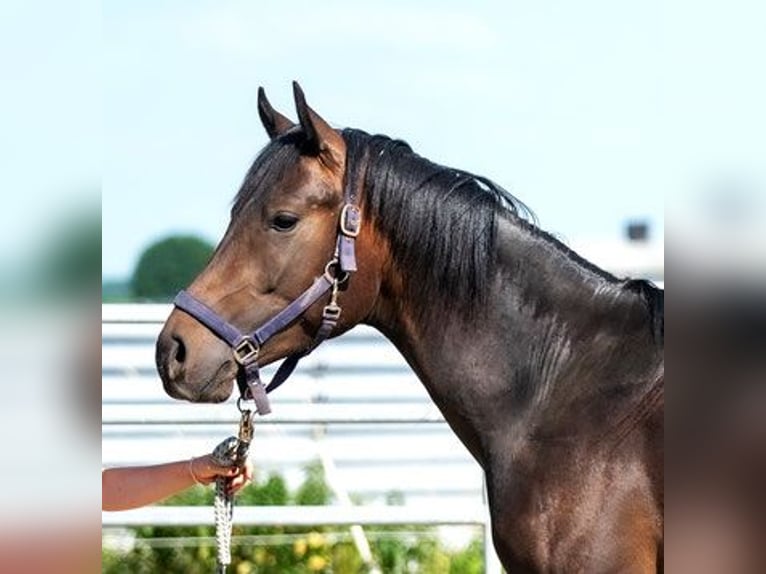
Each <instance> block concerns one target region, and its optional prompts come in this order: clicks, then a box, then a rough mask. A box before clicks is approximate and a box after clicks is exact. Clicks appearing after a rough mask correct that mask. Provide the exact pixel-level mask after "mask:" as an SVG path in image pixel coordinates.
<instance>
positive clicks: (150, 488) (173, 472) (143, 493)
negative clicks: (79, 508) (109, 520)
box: [101, 460, 194, 510]
mask: <svg viewBox="0 0 766 574" xmlns="http://www.w3.org/2000/svg"><path fill="white" fill-rule="evenodd" d="M192 484H194V478H193V477H192V475H191V472H190V471H189V461H188V460H183V461H177V462H169V463H166V464H157V465H152V466H134V467H124V468H108V469H105V470H102V471H101V508H102V510H127V509H130V508H138V507H139V506H145V505H147V504H151V503H153V502H157V501H160V500H162V499H164V498H167V497H168V496H170V495H172V494H175V493H176V492H179V491H181V490H184V489H186V488H189V487H190V486H191V485H192Z"/></svg>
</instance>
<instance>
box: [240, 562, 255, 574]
mask: <svg viewBox="0 0 766 574" xmlns="http://www.w3.org/2000/svg"><path fill="white" fill-rule="evenodd" d="M252 572H253V563H252V562H247V561H244V562H240V563H239V564H237V574H252Z"/></svg>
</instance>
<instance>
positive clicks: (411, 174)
mask: <svg viewBox="0 0 766 574" xmlns="http://www.w3.org/2000/svg"><path fill="white" fill-rule="evenodd" d="M342 133H343V139H344V140H345V142H346V147H347V152H346V165H347V168H346V169H347V172H346V176H347V178H352V181H353V182H355V184H356V185H359V184H360V183H363V185H364V193H365V198H366V199H365V209H366V212H367V213H366V215H367V216H368V217H369V218H370V219H372V220H374V221H375V222H376V225H377V226H378V227H379V229H380V231H381V232H382V233H383V234H384V236H385V237H386V238H387V239H388V241H389V242H390V247H391V251H392V256H393V259H394V261H395V264H396V265H397V266H399V267H400V268H402V269H406V270H407V273H406V275H407V276H408V285H407V287H408V288H409V289H410V290H411V291H412V292H413V294H415V293H416V294H417V300H420V301H430V302H431V303H433V302H434V301H452V302H453V305H454V302H455V301H459V302H460V304H459V305H457V306H455V307H459V308H462V309H468V308H470V307H474V308H475V307H476V306H478V305H480V304H481V303H482V302H484V301H485V299H486V293H487V288H488V283H489V280H490V278H491V277H492V273H491V271H492V270H493V268H494V266H495V262H496V256H497V255H496V249H495V237H496V227H497V223H496V221H497V219H496V216H497V214H498V213H505V214H507V215H509V216H511V217H513V218H514V219H516V220H518V221H519V222H520V223H521V224H522V225H526V226H529V227H535V226H534V224H533V223H530V222H531V221H534V215H533V214H532V212H531V211H530V210H529V208H527V207H526V206H525V205H524V204H523V203H522V202H521V201H519V200H518V199H517V198H515V197H514V196H513V195H511V194H510V193H509V192H508V191H506V190H505V189H503V188H502V187H500V186H499V185H497V184H495V183H494V182H492V181H490V180H489V179H487V178H484V177H481V176H478V175H474V174H472V173H469V172H467V171H463V170H460V169H455V168H450V167H445V166H442V165H439V164H436V163H434V162H432V161H429V160H428V159H425V158H423V157H421V156H419V155H417V154H416V153H414V152H413V151H412V149H411V148H410V146H409V145H408V144H407V143H406V142H404V141H402V140H394V139H391V138H389V137H387V136H383V135H374V136H373V135H370V134H368V133H366V132H364V131H361V130H356V129H345V130H343V132H342ZM360 177H363V178H364V180H363V182H362V181H359V179H358V178H360ZM535 228H536V227H535Z"/></svg>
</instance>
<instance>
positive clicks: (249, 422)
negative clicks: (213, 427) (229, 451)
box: [238, 409, 253, 443]
mask: <svg viewBox="0 0 766 574" xmlns="http://www.w3.org/2000/svg"><path fill="white" fill-rule="evenodd" d="M238 438H239V440H240V441H242V442H247V443H249V442H250V441H252V440H253V417H252V412H251V411H250V410H247V409H246V410H243V411H242V416H241V417H240V419H239V435H238Z"/></svg>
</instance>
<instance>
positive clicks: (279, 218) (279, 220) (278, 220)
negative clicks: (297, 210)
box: [271, 213, 298, 231]
mask: <svg viewBox="0 0 766 574" xmlns="http://www.w3.org/2000/svg"><path fill="white" fill-rule="evenodd" d="M296 223H298V217H297V216H295V215H293V214H291V213H277V214H276V215H275V216H274V218H273V219H272V220H271V227H272V229H276V230H277V231H290V230H291V229H292V228H293V227H295V224H296Z"/></svg>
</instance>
